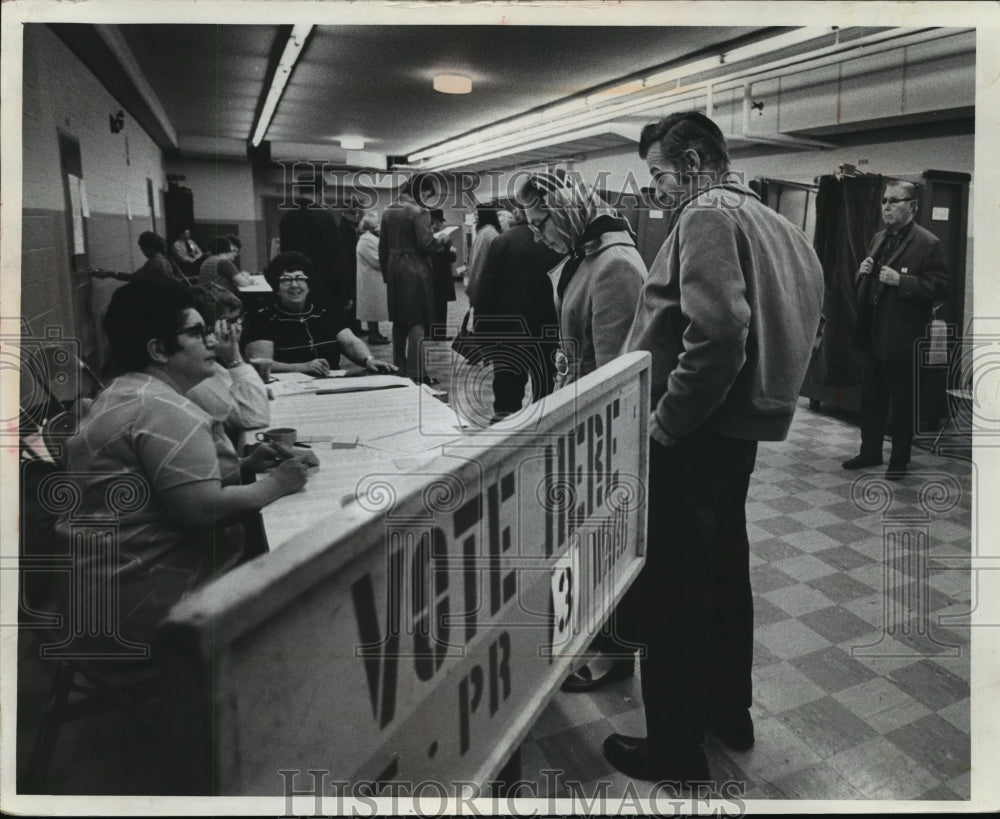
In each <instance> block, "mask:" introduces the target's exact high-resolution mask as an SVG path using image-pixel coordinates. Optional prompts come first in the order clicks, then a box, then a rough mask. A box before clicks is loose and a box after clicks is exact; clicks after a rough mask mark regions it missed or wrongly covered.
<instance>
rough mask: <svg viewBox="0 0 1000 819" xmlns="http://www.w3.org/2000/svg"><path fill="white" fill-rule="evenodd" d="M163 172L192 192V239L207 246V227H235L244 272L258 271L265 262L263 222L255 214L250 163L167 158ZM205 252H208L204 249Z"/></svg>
mask: <svg viewBox="0 0 1000 819" xmlns="http://www.w3.org/2000/svg"><path fill="white" fill-rule="evenodd" d="M166 172H167V173H168V174H180V175H182V176H183V177H184V180H183V181H182V182H181V184H182V185H184V186H185V187H187V188H190V189H191V193H192V195H193V197H194V221H195V225H194V234H195V236H196V237H197V238H199V240H201V241H202V242H203V243H207V239H208V235H207V234H209V233H211V232H212V231H211V230H210V228H209V227H208V225H211V224H216V223H224V224H234V225H236V226H237V228H238V235H239V237H240V241H241V242H242V243H243V248H242V250H241V251H240V263H241V265H242V267H243V269H244V270H248V271H251V272H257V271H258V270H260V269H261V268H262V267H263V265H264V263H265V261H264V257H262V256H261V252H260V246H259V236H258V235H259V234H260V233H261V231H262V230H263V227H262V224H263V223H262V221H261V215H260V213H259V212H258V205H257V196H256V195H255V192H254V180H253V171H252V168H251V165H250V163H249V162H246V161H242V162H241V161H229V160H211V159H175V158H167V160H166ZM203 234H205V235H203ZM172 238H173V237H172ZM204 249H206V250H207V247H206V248H204Z"/></svg>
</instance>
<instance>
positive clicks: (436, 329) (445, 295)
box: [426, 208, 458, 341]
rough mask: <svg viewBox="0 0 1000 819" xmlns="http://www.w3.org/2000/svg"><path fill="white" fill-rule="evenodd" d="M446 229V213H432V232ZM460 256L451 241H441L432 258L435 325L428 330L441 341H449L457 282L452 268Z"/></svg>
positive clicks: (434, 211) (431, 335) (439, 210)
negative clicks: (449, 323)
mask: <svg viewBox="0 0 1000 819" xmlns="http://www.w3.org/2000/svg"><path fill="white" fill-rule="evenodd" d="M443 227H444V211H442V210H441V209H440V208H438V209H436V210H432V211H431V230H433V231H434V232H435V233H437V232H438V231H439V230H441V228H443ZM457 258H458V254H456V253H455V248H454V247H452V245H451V239H450V238H449V239H443V240H441V250H440V251H438V252H437V253H435V254H434V255H433V256H432V257H431V275H432V277H433V280H434V323H433V324H432V325H430V327H429V328H427V329H426V332H427V335H428V336H430V337H431V338H433V339H437V340H439V341H448V340H449V339H448V327H447V324H448V302H450V301H455V280H454V279H453V278H452V275H451V266H452V265H453V264H454V263H455V259H457Z"/></svg>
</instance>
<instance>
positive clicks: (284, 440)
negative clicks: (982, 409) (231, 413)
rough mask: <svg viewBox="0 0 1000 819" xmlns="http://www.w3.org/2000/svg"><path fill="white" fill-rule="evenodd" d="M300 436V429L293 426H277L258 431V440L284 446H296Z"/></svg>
mask: <svg viewBox="0 0 1000 819" xmlns="http://www.w3.org/2000/svg"><path fill="white" fill-rule="evenodd" d="M296 438H298V430H296V429H293V428H292V427H275V428H274V429H268V430H264V431H263V432H258V433H257V440H258V441H263V442H265V443H269V444H282V445H283V446H295V440H296Z"/></svg>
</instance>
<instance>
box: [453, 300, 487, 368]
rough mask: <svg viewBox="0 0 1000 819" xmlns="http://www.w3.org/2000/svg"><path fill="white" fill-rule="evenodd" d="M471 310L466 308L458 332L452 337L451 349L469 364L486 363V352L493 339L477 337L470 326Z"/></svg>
mask: <svg viewBox="0 0 1000 819" xmlns="http://www.w3.org/2000/svg"><path fill="white" fill-rule="evenodd" d="M471 317H472V310H467V311H466V313H465V318H463V319H462V326H461V328H460V329H459V331H458V334H457V335H456V336H455V338H454V339H452V342H451V349H453V350H454V351H455V352H456V353H458V354H459V355H460V356H461V357H462V358H464V359H465V360H466V361H467V362H468V363H469V364H473V365H479V364H484V363H486V353H487V351H488V350H489V348H490V347H492V346H493V344H494V343H495V340H494V339H490V340H486V339H484V338H482V337H477V336H476V332H475V329H474V327H473V326H470V318H471Z"/></svg>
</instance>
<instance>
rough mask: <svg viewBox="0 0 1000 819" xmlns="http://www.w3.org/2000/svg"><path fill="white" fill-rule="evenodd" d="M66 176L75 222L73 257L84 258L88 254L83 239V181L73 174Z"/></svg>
mask: <svg viewBox="0 0 1000 819" xmlns="http://www.w3.org/2000/svg"><path fill="white" fill-rule="evenodd" d="M66 176H67V178H68V179H69V203H70V211H71V216H72V221H73V255H74V256H82V255H83V254H84V253H86V252H87V245H86V243H85V242H84V238H83V205H82V198H81V195H80V183H81V182H82V180H81V179H80V177H79V176H74V175H73V174H71V173H70V174H66Z"/></svg>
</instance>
